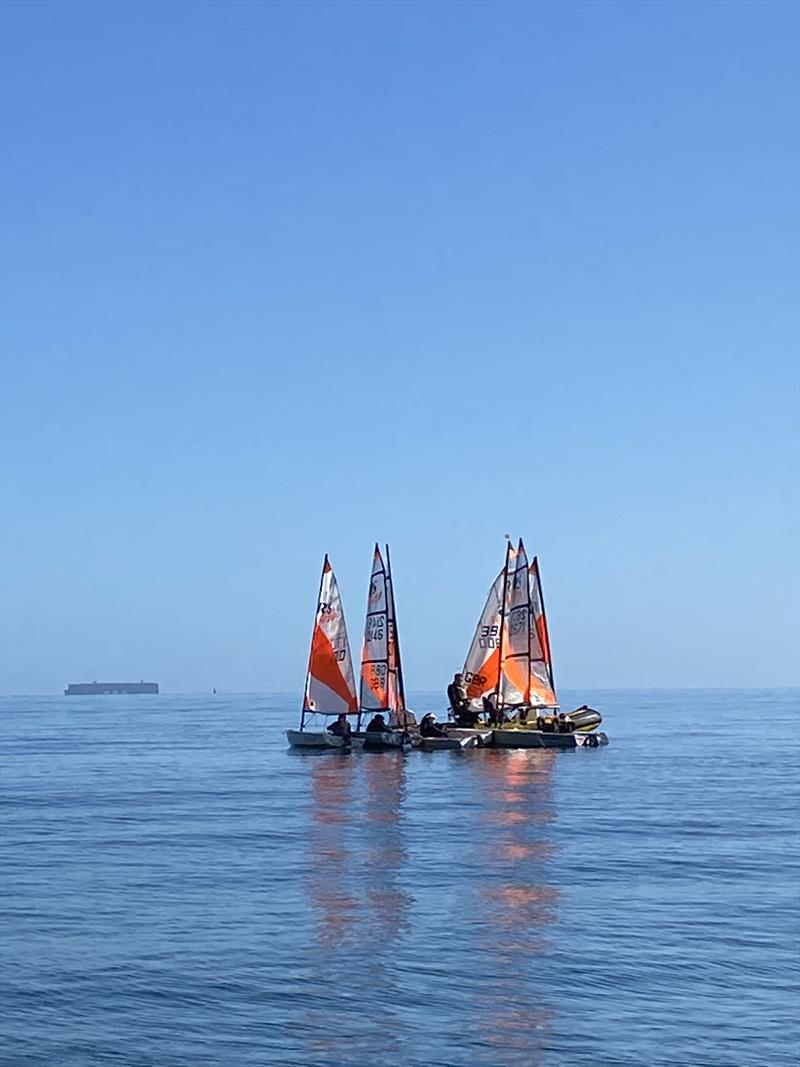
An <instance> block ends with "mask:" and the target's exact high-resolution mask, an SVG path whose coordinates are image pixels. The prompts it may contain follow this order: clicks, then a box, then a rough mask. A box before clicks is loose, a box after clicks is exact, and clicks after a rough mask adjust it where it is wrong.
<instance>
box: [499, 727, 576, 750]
mask: <svg viewBox="0 0 800 1067" xmlns="http://www.w3.org/2000/svg"><path fill="white" fill-rule="evenodd" d="M577 744H578V742H577V741H576V739H575V734H554V733H546V732H545V731H543V730H504V729H499V730H495V732H494V735H493V736H492V745H493V746H494V747H495V748H576V747H577Z"/></svg>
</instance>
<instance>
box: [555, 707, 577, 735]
mask: <svg viewBox="0 0 800 1067" xmlns="http://www.w3.org/2000/svg"><path fill="white" fill-rule="evenodd" d="M574 729H575V723H574V722H571V721H570V720H569V719H568V718H567V716H566V715H565V714H564V712H563V711H562V712H561V713H560V714H559V716H558V732H559V733H561V734H571V733H572V731H573V730H574Z"/></svg>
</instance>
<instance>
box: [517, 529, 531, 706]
mask: <svg viewBox="0 0 800 1067" xmlns="http://www.w3.org/2000/svg"><path fill="white" fill-rule="evenodd" d="M518 551H519V552H521V553H522V557H523V559H524V560H525V561H526V566H525V595H526V598H527V601H528V611H527V615H526V617H527V620H528V640H527V641H526V642H525V649H526V656H525V658H526V659H527V661H528V670H527V672H526V674H525V677H526V683H525V694H524V695H525V707H527V708H529V707H530V705H531V587H530V583H529V582H528V567H527V559H528V557H527V555H526V554H525V545H523V543H522V538H521V537H520V539H519V549H518Z"/></svg>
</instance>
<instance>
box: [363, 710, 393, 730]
mask: <svg viewBox="0 0 800 1067" xmlns="http://www.w3.org/2000/svg"><path fill="white" fill-rule="evenodd" d="M367 733H368V734H388V733H389V726H388V725H387V723H386V720H385V719H384V717H383V715H381V713H380V712H378V713H377V714H376V715H373V716H372V718H371V719H370V720H369V722H368V723H367Z"/></svg>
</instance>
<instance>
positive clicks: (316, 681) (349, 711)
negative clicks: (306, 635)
mask: <svg viewBox="0 0 800 1067" xmlns="http://www.w3.org/2000/svg"><path fill="white" fill-rule="evenodd" d="M342 713H344V714H345V715H358V701H357V700H356V685H355V679H354V677H353V661H352V658H351V656H350V643H349V641H348V640H347V627H346V626H345V621H344V612H343V610H342V600H341V597H340V596H339V586H338V585H337V583H336V575H335V574H334V573H333V567H331V565H330V562H329V560H328V557H327V555H326V556H325V561H324V563H323V565H322V577H321V578H320V583H319V597H318V599H317V614H316V618H315V620H314V633H313V636H312V638H311V653H310V655H309V657H308V672H307V674H306V686H305V691H304V694H303V710H302V712H301V715H300V729H299V730H287V731H286V738H287V740H288V742H289V744H290V745H292V747H293V748H317V749H325V748H339V749H342V748H349V741H345V739H344V738H342V737H336V736H335V735H334V734H331V733H329V732H328V730H326V729H324V726H323V728H320V727H319V726H315V725H314V724H315V722H316V717H317V716H321V717H323V719H324V718H329V717H331V716H338V715H341V714H342ZM309 718H310V719H311V721H312V728H311V729H309V728H308V726H307V720H308V719H309Z"/></svg>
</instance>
